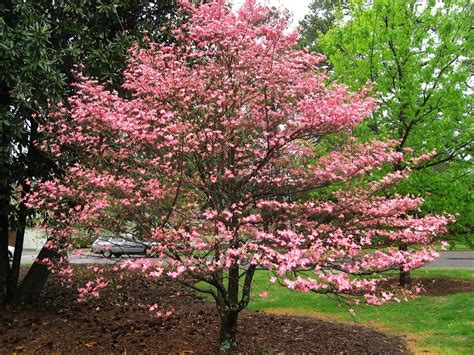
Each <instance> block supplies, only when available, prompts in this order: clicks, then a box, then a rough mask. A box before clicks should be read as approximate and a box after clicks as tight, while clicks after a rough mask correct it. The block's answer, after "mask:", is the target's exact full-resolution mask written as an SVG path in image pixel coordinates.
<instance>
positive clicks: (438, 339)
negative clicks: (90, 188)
mask: <svg viewBox="0 0 474 355" xmlns="http://www.w3.org/2000/svg"><path fill="white" fill-rule="evenodd" d="M413 274H414V275H416V276H420V277H423V276H425V277H449V278H458V279H468V280H474V269H421V270H417V271H414V272H413ZM264 290H268V291H269V296H268V298H261V297H259V293H260V292H261V291H264ZM249 308H250V309H254V310H257V309H258V310H264V311H267V312H277V313H288V314H295V315H303V316H314V317H319V318H323V319H329V320H332V321H340V322H352V323H357V324H361V325H367V326H371V327H374V328H378V329H380V330H383V331H385V332H388V333H392V334H398V335H405V336H407V340H408V343H409V344H410V346H411V348H412V350H413V351H415V352H422V351H426V350H427V351H429V352H431V353H446V354H473V353H474V292H465V293H458V294H454V295H450V296H443V297H431V296H420V297H418V298H417V299H415V300H411V301H409V302H402V303H389V304H386V305H384V306H381V307H374V306H366V305H363V306H359V307H356V308H355V310H356V317H352V316H351V315H350V314H349V312H348V307H347V306H340V304H339V303H338V301H336V300H334V299H331V298H329V297H327V296H323V295H317V294H312V293H296V292H292V291H290V290H288V289H285V288H282V287H280V286H277V285H271V286H270V283H269V282H268V273H267V272H265V271H259V272H257V274H256V276H255V282H254V287H253V292H252V301H251V303H250V305H249Z"/></svg>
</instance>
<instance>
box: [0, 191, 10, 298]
mask: <svg viewBox="0 0 474 355" xmlns="http://www.w3.org/2000/svg"><path fill="white" fill-rule="evenodd" d="M2 192H3V191H2ZM8 230H9V228H8V209H7V205H6V202H5V201H4V199H3V198H2V199H0V306H2V305H4V304H6V303H8V302H9V299H10V297H11V292H10V287H9V286H10V277H11V272H10V261H9V260H8Z"/></svg>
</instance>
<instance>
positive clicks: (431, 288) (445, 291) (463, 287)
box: [385, 277, 474, 296]
mask: <svg viewBox="0 0 474 355" xmlns="http://www.w3.org/2000/svg"><path fill="white" fill-rule="evenodd" d="M385 284H386V285H387V287H393V286H395V285H398V279H389V280H387V281H386V282H385ZM412 285H413V286H415V285H416V286H418V287H421V288H422V292H421V294H420V295H421V296H448V295H453V294H456V293H461V292H469V291H473V290H474V282H473V281H469V280H457V279H449V278H442V277H438V278H431V277H417V278H413V279H412Z"/></svg>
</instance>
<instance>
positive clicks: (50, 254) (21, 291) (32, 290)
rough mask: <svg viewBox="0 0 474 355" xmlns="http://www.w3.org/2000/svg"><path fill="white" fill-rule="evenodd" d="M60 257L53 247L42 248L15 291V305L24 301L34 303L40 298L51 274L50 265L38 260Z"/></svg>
mask: <svg viewBox="0 0 474 355" xmlns="http://www.w3.org/2000/svg"><path fill="white" fill-rule="evenodd" d="M59 257H60V255H59V254H58V253H57V252H56V251H55V250H53V249H49V248H45V247H43V249H41V251H40V253H39V255H38V257H37V261H35V262H34V263H33V265H32V266H31V268H30V269H29V270H28V273H27V274H26V276H25V278H24V279H23V281H22V282H21V284H20V287H18V289H17V292H16V293H15V299H14V300H13V303H14V305H16V306H19V305H21V304H24V303H34V302H35V301H37V300H38V297H39V295H40V294H41V291H42V290H43V287H44V285H45V284H46V281H47V280H48V277H49V274H50V271H49V269H48V267H47V266H46V265H45V264H42V263H41V262H38V260H42V259H51V260H55V259H58V258H59Z"/></svg>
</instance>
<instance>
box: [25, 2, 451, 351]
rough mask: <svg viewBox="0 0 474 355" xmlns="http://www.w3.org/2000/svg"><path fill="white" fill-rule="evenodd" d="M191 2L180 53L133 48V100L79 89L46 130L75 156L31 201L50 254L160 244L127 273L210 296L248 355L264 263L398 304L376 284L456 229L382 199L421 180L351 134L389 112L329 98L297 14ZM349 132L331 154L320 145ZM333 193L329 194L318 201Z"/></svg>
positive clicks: (334, 289) (161, 47) (285, 273)
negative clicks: (132, 240)
mask: <svg viewBox="0 0 474 355" xmlns="http://www.w3.org/2000/svg"><path fill="white" fill-rule="evenodd" d="M182 6H183V8H184V10H185V11H187V12H188V13H189V16H190V19H189V22H188V23H187V24H186V25H181V26H180V27H179V28H174V29H173V31H174V34H175V36H176V38H177V42H176V43H175V44H154V43H149V47H148V48H146V49H140V48H138V47H133V48H132V49H131V58H130V61H129V66H128V70H127V71H126V80H125V84H124V89H125V90H127V91H128V93H129V95H128V96H127V97H125V98H124V97H121V96H120V95H118V93H116V92H111V91H108V90H107V89H106V88H105V87H104V86H103V85H102V84H100V83H98V82H97V81H94V80H92V79H88V78H81V80H80V82H79V83H78V84H77V88H78V91H77V94H76V95H75V96H73V97H72V98H71V99H70V101H69V105H68V107H64V108H63V109H62V110H61V111H60V112H59V113H58V115H57V120H56V121H55V123H53V124H51V126H49V127H48V129H47V131H48V132H47V133H48V134H50V135H51V137H52V139H50V140H49V142H50V143H49V145H48V146H47V147H45V148H47V149H49V151H50V152H51V153H52V154H54V155H56V156H57V157H58V158H59V160H61V157H64V156H71V155H72V156H74V157H75V158H76V159H77V163H76V164H74V165H72V166H69V167H68V168H67V171H66V174H65V177H64V178H63V179H56V180H52V181H47V182H42V183H38V184H37V186H36V189H35V190H34V192H33V193H32V194H31V195H30V196H29V203H30V204H31V205H32V206H34V207H36V208H39V209H40V210H41V211H43V212H44V215H45V223H46V224H48V226H49V228H50V229H51V231H52V234H53V235H54V236H55V243H51V244H52V247H56V248H59V247H64V246H65V245H66V246H67V245H68V243H69V240H70V238H71V236H73V235H74V233H76V231H77V230H78V229H79V228H81V229H82V230H89V231H91V233H96V232H97V231H101V230H102V231H103V230H105V231H109V232H113V233H116V234H117V233H129V232H132V233H135V235H138V236H140V238H143V239H144V240H149V241H155V242H157V245H156V246H155V247H154V248H153V253H154V255H155V256H156V257H157V259H156V260H152V259H128V260H126V261H124V262H122V263H121V264H119V266H118V267H119V268H123V269H133V270H140V271H141V272H143V273H144V274H146V275H147V276H149V277H152V278H158V277H171V278H176V279H178V280H180V281H181V282H183V283H184V284H186V285H188V286H189V287H191V288H193V289H195V290H197V291H199V292H203V293H207V294H209V295H211V296H212V297H213V298H214V300H215V302H216V305H217V310H218V313H219V316H220V320H221V330H220V339H219V344H220V348H221V349H222V350H231V349H235V348H236V344H237V343H236V324H237V318H238V314H239V312H240V311H241V310H243V309H244V308H245V307H246V306H247V305H248V303H249V301H250V295H251V292H250V291H251V286H252V279H253V276H254V273H255V270H256V269H257V267H258V268H265V269H267V270H269V271H270V273H271V274H273V276H272V278H271V280H270V281H271V282H277V281H278V282H279V283H280V284H282V285H284V286H286V287H288V288H290V289H293V290H295V291H302V292H308V291H313V292H319V293H331V294H354V295H356V296H357V297H358V298H359V299H360V300H362V301H366V302H367V303H369V304H375V305H379V304H382V303H384V302H387V301H388V300H390V299H393V298H396V297H398V296H397V295H396V293H394V292H386V290H385V289H383V290H382V289H380V288H379V285H378V283H379V282H378V281H379V279H377V278H373V277H370V275H373V274H379V273H382V272H384V271H387V270H391V269H395V270H398V269H399V268H400V267H401V268H403V269H405V270H410V269H414V268H417V267H420V266H422V265H423V264H425V263H427V262H430V261H432V260H433V258H434V257H435V256H436V253H435V251H434V249H433V247H432V246H433V237H434V236H436V235H437V234H439V233H442V232H443V231H444V230H445V226H446V225H447V223H448V222H449V218H446V217H442V216H433V215H428V216H424V217H417V216H416V211H417V209H418V208H419V206H420V204H421V203H422V199H421V198H418V197H413V196H395V197H391V198H386V197H384V196H386V195H387V194H385V192H386V191H387V190H389V189H391V188H392V186H393V185H394V184H396V183H397V182H398V181H400V180H401V179H403V178H405V176H406V174H408V173H409V168H407V169H406V170H404V171H397V172H390V171H388V170H387V169H386V166H387V165H393V164H394V163H396V162H398V161H400V160H402V159H406V157H405V158H404V156H403V154H402V153H400V152H396V151H395V150H394V149H393V148H394V146H395V145H396V142H369V143H366V144H357V143H356V142H355V141H354V140H351V139H350V138H348V137H349V136H350V134H349V133H350V131H351V129H352V128H353V127H354V126H356V125H357V124H358V123H359V122H361V120H363V119H364V118H365V117H367V116H368V115H370V113H371V111H372V110H373V109H374V107H375V105H376V103H375V102H374V100H373V98H371V97H370V96H369V95H368V93H369V90H364V91H361V92H356V93H353V92H348V91H347V90H346V87H344V86H342V85H334V84H332V85H330V86H328V85H327V84H326V80H325V79H326V77H325V75H324V73H322V72H320V70H319V69H318V64H319V63H320V62H321V61H322V60H324V58H323V57H322V56H319V55H315V54H313V53H308V52H305V51H301V50H296V49H295V45H296V41H297V37H298V35H297V33H295V32H289V31H288V30H287V25H288V19H287V17H286V16H284V14H280V13H276V12H275V11H273V10H272V11H270V10H269V9H268V8H267V7H265V6H260V5H257V4H256V2H255V1H247V2H245V4H244V5H243V6H242V7H241V9H240V10H239V11H238V12H233V11H231V10H230V8H229V6H228V5H226V4H225V2H224V1H211V2H210V3H208V4H203V5H201V6H194V5H192V4H191V3H187V2H183V3H182ZM336 134H337V143H334V144H333V146H332V149H331V151H330V152H327V149H322V148H321V149H320V142H321V141H322V140H325V139H326V140H327V138H328V137H334V136H335V135H336ZM344 137H347V139H344ZM335 142H336V141H335ZM419 159H420V158H418V157H417V158H416V161H415V162H414V163H416V162H417V161H418V160H419ZM381 176H382V177H381ZM328 188H331V191H334V192H333V193H331V196H330V197H329V198H326V199H321V200H318V199H316V198H315V199H313V200H308V198H307V196H308V193H311V192H314V191H318V189H328ZM326 191H327V190H326ZM302 196H306V198H304V199H302V198H301V197H302ZM400 242H403V243H404V244H407V245H414V246H417V247H416V248H410V250H409V251H399V250H398V248H397V246H398V245H399V244H400ZM63 273H65V274H68V275H69V273H70V272H69V271H66V272H63ZM101 285H104V286H105V285H106V282H105V281H104V280H103V279H101V278H99V279H98V282H97V283H94V281H91V282H90V283H89V284H88V285H87V287H85V288H83V289H81V297H85V294H86V293H87V292H88V290H92V293H93V294H94V295H97V294H98V289H99V288H100V287H99V286H101ZM152 308H153V307H152Z"/></svg>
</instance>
